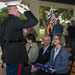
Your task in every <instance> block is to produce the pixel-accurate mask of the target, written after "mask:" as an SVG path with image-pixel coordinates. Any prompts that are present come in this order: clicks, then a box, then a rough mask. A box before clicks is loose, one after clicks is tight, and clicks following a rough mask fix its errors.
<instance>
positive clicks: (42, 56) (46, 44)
mask: <svg viewBox="0 0 75 75" xmlns="http://www.w3.org/2000/svg"><path fill="white" fill-rule="evenodd" d="M50 41H51V39H50V37H49V36H44V37H43V39H42V42H43V47H42V48H41V49H40V50H39V55H38V58H37V60H36V61H35V63H40V64H46V63H47V62H48V61H49V59H50V53H51V49H52V46H51V45H50ZM35 63H34V64H35ZM32 68H33V67H32V66H29V67H25V74H26V75H39V74H41V75H45V74H46V73H45V72H43V71H41V70H37V71H36V72H34V73H31V69H32Z"/></svg>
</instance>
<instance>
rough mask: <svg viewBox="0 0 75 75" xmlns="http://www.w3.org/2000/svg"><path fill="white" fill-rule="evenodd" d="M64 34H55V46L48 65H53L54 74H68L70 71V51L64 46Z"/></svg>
mask: <svg viewBox="0 0 75 75" xmlns="http://www.w3.org/2000/svg"><path fill="white" fill-rule="evenodd" d="M64 42H65V41H64V40H63V36H62V35H60V34H55V35H54V36H53V44H54V45H55V47H54V48H53V49H52V50H51V57H50V61H49V62H48V63H47V64H46V66H51V67H52V68H50V70H51V71H52V75H67V72H68V58H69V56H68V52H67V51H66V50H65V48H64V47H63V45H64Z"/></svg>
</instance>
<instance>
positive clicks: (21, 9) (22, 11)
mask: <svg viewBox="0 0 75 75" xmlns="http://www.w3.org/2000/svg"><path fill="white" fill-rule="evenodd" d="M16 7H17V10H18V11H19V12H20V13H21V14H23V13H24V12H25V11H26V10H25V9H24V8H23V7H21V6H19V5H16Z"/></svg>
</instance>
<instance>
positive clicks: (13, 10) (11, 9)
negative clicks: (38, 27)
mask: <svg viewBox="0 0 75 75" xmlns="http://www.w3.org/2000/svg"><path fill="white" fill-rule="evenodd" d="M20 3H21V2H20V1H9V2H6V5H7V9H8V13H9V14H13V15H14V16H18V17H19V16H20V13H19V12H18V9H17V5H20Z"/></svg>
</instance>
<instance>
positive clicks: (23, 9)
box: [1, 1, 38, 75]
mask: <svg viewBox="0 0 75 75" xmlns="http://www.w3.org/2000/svg"><path fill="white" fill-rule="evenodd" d="M18 4H20V3H19V2H18V1H11V2H7V9H8V16H7V18H6V19H5V20H4V21H3V22H2V25H1V35H2V36H3V38H4V39H5V40H6V42H5V45H4V49H3V55H2V58H3V60H4V62H5V63H6V73H7V75H24V63H25V62H27V60H28V57H27V52H26V49H25V46H24V41H23V29H24V28H28V27H33V26H35V25H36V24H37V23H38V21H37V19H36V18H35V16H34V15H33V14H32V12H31V11H30V10H29V8H28V7H27V6H25V5H24V4H22V6H19V5H18ZM20 5H21V4H20ZM20 14H24V15H25V16H26V17H27V19H26V20H21V19H20V18H19V17H20Z"/></svg>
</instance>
